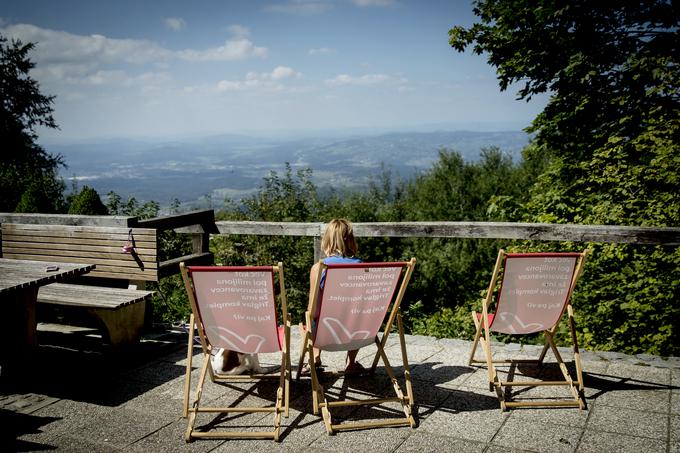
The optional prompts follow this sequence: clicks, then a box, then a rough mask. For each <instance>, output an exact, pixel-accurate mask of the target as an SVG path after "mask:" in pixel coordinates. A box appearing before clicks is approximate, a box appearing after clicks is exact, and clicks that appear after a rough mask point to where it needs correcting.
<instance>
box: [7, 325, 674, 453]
mask: <svg viewBox="0 0 680 453" xmlns="http://www.w3.org/2000/svg"><path fill="white" fill-rule="evenodd" d="M295 330H296V329H294V330H293V336H292V344H291V351H292V360H293V362H295V365H294V368H295V367H296V365H297V354H298V352H299V340H300V337H299V334H298V335H297V336H296V334H295ZM392 336H394V337H393V338H392ZM396 339H397V337H396V335H394V333H393V334H392V335H391V337H390V340H389V341H388V347H387V353H388V356H389V357H390V360H391V361H392V362H393V365H394V366H395V371H396V372H397V375H398V378H399V379H400V384H401V385H402V386H403V385H404V383H403V379H402V378H403V376H402V373H403V367H402V366H401V358H400V355H401V354H400V348H399V344H398V342H396V341H394V340H396ZM182 341H184V340H182ZM407 341H408V352H409V361H410V363H411V366H412V378H413V389H414V393H415V398H416V406H415V409H416V411H417V412H416V418H417V421H418V423H419V426H418V427H417V428H416V429H411V428H408V427H404V428H381V429H369V430H364V431H359V432H355V431H351V432H343V433H339V434H337V435H335V436H328V435H327V434H326V431H325V428H324V425H323V422H322V418H321V416H320V415H314V414H312V413H311V412H312V407H311V383H310V381H309V379H308V378H304V379H301V380H300V381H295V380H293V382H292V385H291V398H292V400H291V417H290V418H289V419H285V418H283V419H282V442H280V443H275V442H273V441H268V440H266V441H265V440H262V441H258V440H196V441H194V442H192V443H190V444H186V443H185V442H184V440H183V436H184V431H185V429H186V420H184V419H183V418H182V417H181V410H182V403H183V395H184V372H185V367H184V364H185V363H186V345H182V344H181V341H180V342H179V343H177V344H176V345H174V346H173V345H166V344H162V345H160V347H161V349H159V353H158V354H156V355H155V356H154V355H153V354H150V351H151V350H150V349H149V348H151V347H153V345H152V344H151V343H149V344H146V346H145V352H144V354H145V355H144V357H145V358H142V357H137V358H135V359H134V360H133V361H132V362H130V363H128V362H126V361H117V362H111V363H108V362H107V361H106V360H104V358H103V356H97V358H96V366H95V365H92V364H91V363H88V364H87V365H84V364H80V365H78V360H81V361H82V357H81V356H82V354H81V355H78V354H71V355H70V356H68V358H69V360H74V362H73V363H71V362H68V363H69V364H68V365H62V366H64V367H66V368H67V371H65V372H64V373H61V374H59V373H56V374H54V378H53V379H47V380H46V379H38V378H36V379H27V380H26V381H25V382H23V381H22V382H18V383H16V384H13V385H12V387H11V388H9V387H1V389H2V391H0V398H3V397H4V399H2V401H6V402H7V401H10V399H11V400H12V401H11V402H12V404H14V401H15V400H16V401H17V402H18V404H19V405H21V404H23V403H22V402H21V401H20V399H21V398H19V399H16V398H14V397H13V396H12V395H19V396H20V397H21V396H22V395H23V397H25V399H26V402H25V404H30V399H31V395H40V396H44V397H45V398H50V399H51V400H50V402H51V401H53V400H54V399H56V400H57V401H56V402H53V403H52V404H49V405H46V406H44V407H40V408H38V409H37V410H35V412H33V413H31V414H29V415H27V414H19V413H16V411H9V410H7V409H5V410H0V426H2V429H0V445H2V448H0V450H3V448H5V446H6V445H10V447H9V448H10V451H11V450H12V449H13V450H18V451H28V450H39V449H53V448H58V449H60V450H63V451H76V452H78V451H87V452H88V453H92V452H94V451H97V452H99V451H104V452H106V451H119V450H120V449H124V450H125V451H133V452H142V451H143V452H146V451H170V452H174V451H178V452H182V451H187V452H193V451H196V452H205V451H217V452H222V451H239V452H241V451H253V450H259V449H263V450H264V449H265V448H266V449H267V451H269V450H273V451H312V450H314V451H315V452H318V451H365V450H366V446H368V448H370V450H371V451H373V450H376V449H377V450H378V451H414V450H416V449H417V450H425V451H442V450H444V451H447V450H448V451H461V450H472V451H480V450H481V451H486V452H500V451H501V450H502V451H504V452H505V451H517V452H520V451H544V450H545V451H574V449H575V451H614V450H620V451H657V450H658V451H672V452H677V453H680V438H679V437H680V415H679V410H678V406H679V405H680V360H678V359H676V358H668V359H665V358H658V357H654V356H648V355H639V356H625V355H623V354H618V353H599V352H591V351H588V352H587V353H586V352H585V351H584V353H583V361H584V364H583V365H584V372H585V376H584V377H585V379H584V380H585V384H586V390H585V395H586V398H587V402H588V409H587V410H586V411H580V410H578V409H571V408H569V409H561V408H556V409H538V408H528V409H514V410H510V411H508V412H501V410H500V405H499V403H498V400H497V398H496V395H495V393H494V392H489V391H488V378H487V371H486V367H485V366H473V367H468V366H467V356H468V353H469V350H470V346H471V342H468V341H463V340H456V339H436V338H433V337H419V336H407ZM159 344H160V342H159ZM494 348H495V350H497V352H498V354H499V355H500V354H501V353H503V354H510V353H511V354H513V355H519V356H526V357H528V356H535V355H536V354H537V352H540V348H541V346H534V345H524V346H522V345H517V344H514V345H513V344H511V345H507V346H501V345H499V344H497V343H494ZM375 350H376V348H375V346H371V347H368V348H363V349H362V350H361V353H360V355H359V360H360V362H362V363H364V364H365V365H370V362H371V361H372V358H373V356H374V354H375ZM194 352H195V353H197V354H196V355H195V356H194V362H193V367H192V372H191V377H192V387H193V389H195V385H196V383H197V378H198V374H199V367H200V365H201V364H202V354H200V348H194ZM49 354H50V357H52V355H54V357H52V359H51V360H52V362H50V363H51V366H52V367H54V366H55V365H56V364H57V363H66V362H60V361H58V360H57V358H58V357H61V355H59V354H61V352H59V353H57V352H55V351H52V350H50V351H49ZM564 355H565V359H568V358H570V354H566V353H565V354H564ZM549 357H550V356H549ZM323 358H324V363H326V364H327V365H328V367H329V369H333V368H334V367H337V368H343V367H344V361H345V353H336V354H330V353H328V354H327V353H324V356H323ZM59 360H61V359H59ZM260 360H261V363H262V364H263V365H266V366H276V365H278V357H275V356H270V355H265V354H263V355H261V356H260ZM567 364H568V367H569V368H570V369H571V370H572V371H573V364H571V363H570V362H569V361H568V362H567ZM93 367H94V368H93ZM553 367H554V366H553ZM523 368H527V367H523ZM93 369H94V370H96V371H97V372H98V380H97V383H98V385H97V386H96V387H93V388H92V389H89V388H86V387H85V383H86V382H87V383H89V382H91V381H92V374H91V371H92V370H93ZM546 370H547V371H546ZM555 370H556V368H555V369H554V370H551V367H550V366H548V367H546V368H544V369H543V370H541V371H540V373H535V374H534V377H536V378H537V377H541V378H544V377H546V376H549V375H550V373H551V372H554V371H555ZM500 375H501V379H506V376H507V373H503V372H502V373H500ZM31 376H33V375H31ZM530 376H532V375H531V373H530ZM0 384H3V382H2V381H0ZM324 385H325V386H327V387H328V390H329V395H330V396H331V397H336V396H337V395H348V396H350V397H356V398H366V397H373V396H376V395H381V396H382V395H391V392H392V390H391V385H390V383H389V380H388V379H387V376H386V374H385V369H384V367H382V366H380V367H379V368H378V370H377V373H376V374H375V375H373V376H368V377H362V378H358V379H357V378H351V379H349V378H348V379H343V378H333V377H327V378H326V379H325V380H324ZM275 388H276V386H275V384H274V383H264V384H262V383H259V384H258V383H255V382H253V381H249V382H242V383H239V384H215V383H212V382H208V381H206V384H205V387H204V403H206V404H209V405H230V404H234V403H235V402H236V403H241V404H251V403H253V405H255V403H262V404H273V400H274V392H275ZM243 390H247V393H245V394H244V393H243ZM557 391H560V392H564V391H566V389H565V388H553V387H533V388H529V389H527V390H526V391H524V392H522V393H521V396H522V397H533V396H536V395H547V396H551V395H553V393H555V392H557ZM398 413H401V409H400V405H398V404H396V403H387V404H384V405H380V406H378V407H377V408H374V407H369V408H355V407H352V408H347V409H345V410H344V411H341V410H338V411H334V416H335V418H334V419H335V420H341V419H361V420H365V419H373V418H376V417H383V416H387V415H389V416H393V414H398ZM215 418H216V415H215V414H201V418H200V419H199V421H198V424H199V425H202V424H210V423H211V422H215V421H216V420H215ZM271 419H273V415H272V414H250V415H249V416H245V417H235V416H227V417H221V416H218V417H217V421H219V422H220V423H222V424H223V425H224V427H225V428H226V429H229V428H230V427H231V428H233V427H234V426H236V425H246V426H260V427H263V428H266V429H269V427H270V425H271ZM546 432H549V433H550V434H546ZM3 436H4V437H3ZM546 436H547V437H546ZM574 436H575V437H574ZM579 439H580V442H579ZM374 446H377V448H376V449H374V448H373V447H374Z"/></svg>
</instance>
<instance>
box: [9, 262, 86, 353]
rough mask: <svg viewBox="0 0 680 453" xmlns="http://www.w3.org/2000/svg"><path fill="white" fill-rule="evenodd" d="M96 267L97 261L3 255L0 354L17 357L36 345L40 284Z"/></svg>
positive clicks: (80, 273)
mask: <svg viewBox="0 0 680 453" xmlns="http://www.w3.org/2000/svg"><path fill="white" fill-rule="evenodd" d="M55 268H56V269H55ZM94 268H95V265H94V264H75V263H52V262H46V261H27V260H14V259H6V258H0V313H2V315H3V319H4V322H3V323H2V327H0V357H6V358H18V357H21V355H22V354H23V353H26V352H30V351H31V350H33V349H35V347H36V346H37V344H38V341H37V332H36V330H37V323H36V316H35V311H36V300H37V298H38V289H40V287H41V286H43V285H48V284H50V283H56V282H63V281H65V280H68V279H71V278H74V277H77V276H79V275H82V274H85V273H87V272H89V271H91V270H92V269H94ZM48 269H50V270H48Z"/></svg>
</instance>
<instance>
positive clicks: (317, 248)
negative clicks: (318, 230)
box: [314, 236, 322, 263]
mask: <svg viewBox="0 0 680 453" xmlns="http://www.w3.org/2000/svg"><path fill="white" fill-rule="evenodd" d="M321 258H322V256H321V237H320V236H314V262H315V263H318V262H319V260H320V259H321Z"/></svg>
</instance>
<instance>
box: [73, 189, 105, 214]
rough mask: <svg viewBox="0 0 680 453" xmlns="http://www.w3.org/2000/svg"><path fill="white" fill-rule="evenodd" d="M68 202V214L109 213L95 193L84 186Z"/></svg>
mask: <svg viewBox="0 0 680 453" xmlns="http://www.w3.org/2000/svg"><path fill="white" fill-rule="evenodd" d="M70 202H71V205H70V206H69V208H68V213H69V214H81V215H107V214H108V213H109V210H108V209H106V206H104V203H102V199H101V198H100V197H99V194H98V193H97V191H96V190H94V189H93V188H91V187H89V186H84V187H83V189H82V190H81V191H80V192H79V193H78V194H76V195H74V196H73V198H72V199H71V200H70Z"/></svg>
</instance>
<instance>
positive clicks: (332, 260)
mask: <svg viewBox="0 0 680 453" xmlns="http://www.w3.org/2000/svg"><path fill="white" fill-rule="evenodd" d="M323 262H324V264H348V263H361V262H362V259H361V258H357V257H356V256H352V257H347V256H337V255H333V256H327V257H326V258H324V259H323Z"/></svg>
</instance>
